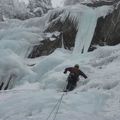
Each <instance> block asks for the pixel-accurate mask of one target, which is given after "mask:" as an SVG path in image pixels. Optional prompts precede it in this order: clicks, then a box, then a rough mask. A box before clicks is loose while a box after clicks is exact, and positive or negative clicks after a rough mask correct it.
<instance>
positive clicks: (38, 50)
mask: <svg viewBox="0 0 120 120" xmlns="http://www.w3.org/2000/svg"><path fill="white" fill-rule="evenodd" d="M61 47H62V34H59V35H57V36H56V35H54V34H53V35H52V36H51V38H46V39H45V40H43V41H41V42H40V44H38V45H36V46H34V48H33V50H32V52H31V53H30V54H29V56H28V58H36V57H40V56H44V55H49V54H51V53H52V52H54V50H55V49H57V48H61Z"/></svg>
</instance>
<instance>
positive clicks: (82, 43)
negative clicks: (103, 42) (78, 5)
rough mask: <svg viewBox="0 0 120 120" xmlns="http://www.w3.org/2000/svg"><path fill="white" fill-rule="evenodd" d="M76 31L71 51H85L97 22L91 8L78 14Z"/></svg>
mask: <svg viewBox="0 0 120 120" xmlns="http://www.w3.org/2000/svg"><path fill="white" fill-rule="evenodd" d="M79 17H80V18H79V24H78V33H77V35H76V40H75V48H74V51H73V53H75V54H76V53H82V52H83V53H86V52H87V51H88V48H89V46H90V43H91V40H92V37H93V34H94V30H95V27H96V23H97V16H96V13H95V11H94V10H93V9H91V8H90V9H87V10H85V12H84V13H83V14H82V15H81V14H80V15H79Z"/></svg>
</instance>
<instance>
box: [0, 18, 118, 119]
mask: <svg viewBox="0 0 120 120" xmlns="http://www.w3.org/2000/svg"><path fill="white" fill-rule="evenodd" d="M45 22H46V17H45V18H43V19H40V18H35V19H30V20H27V21H24V22H21V21H16V20H10V21H6V22H5V23H0V28H1V29H0V56H1V59H0V80H3V81H5V80H6V79H9V78H10V75H11V73H12V75H17V76H15V77H13V78H14V79H13V82H15V83H14V85H15V86H14V89H11V90H7V91H1V92H0V120H21V119H22V120H26V119H30V120H36V119H41V120H46V118H47V117H48V115H49V113H50V112H51V110H52V108H53V107H54V105H55V104H56V103H57V101H58V99H59V98H60V97H61V95H62V94H63V93H62V92H59V91H61V90H63V88H64V87H65V86H66V79H67V75H65V74H63V71H64V68H65V67H68V66H73V65H74V64H76V63H78V64H80V69H81V70H83V71H84V72H85V73H86V74H87V76H88V79H86V80H84V78H82V77H80V81H79V82H78V86H77V88H76V89H75V90H74V91H72V92H69V93H68V94H66V95H65V96H64V97H63V101H62V104H61V107H60V111H59V112H58V115H57V120H61V119H62V120H73V119H74V120H80V119H82V120H113V119H114V120H119V117H120V115H119V111H120V108H119V106H120V102H119V100H120V97H119V96H120V95H119V90H120V80H119V78H120V75H119V73H120V67H119V66H120V63H119V61H120V57H119V56H120V55H119V54H120V45H117V46H113V47H108V46H105V47H98V49H97V50H95V51H94V52H91V53H86V54H83V55H80V54H79V55H78V54H77V53H76V54H74V55H73V53H72V52H71V51H67V50H64V49H57V50H56V51H55V52H54V53H52V54H51V55H49V56H44V57H40V58H36V59H27V58H26V56H27V55H28V52H30V50H28V49H30V48H31V47H32V45H34V44H36V43H37V42H39V41H40V40H41V39H42V35H43V34H42V33H41V31H42V30H43V29H44V25H45ZM41 23H42V24H41ZM23 41H24V43H23ZM20 43H21V44H20ZM33 43H34V44H33ZM16 77H17V79H16ZM14 80H16V81H14Z"/></svg>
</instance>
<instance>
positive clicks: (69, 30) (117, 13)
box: [29, 0, 120, 58]
mask: <svg viewBox="0 0 120 120" xmlns="http://www.w3.org/2000/svg"><path fill="white" fill-rule="evenodd" d="M116 1H117V0H115V4H114V6H115V8H117V9H115V10H114V11H113V12H112V13H111V14H109V15H107V16H106V17H105V18H103V17H101V18H99V19H98V22H97V26H96V29H95V32H94V36H93V39H92V43H91V46H90V48H89V51H91V50H94V49H95V48H94V47H93V46H94V45H116V44H119V43H120V5H118V4H116ZM103 3H104V2H102V4H103ZM105 4H107V3H106V2H105ZM110 4H112V3H109V5H110ZM96 5H97V4H96ZM96 5H95V6H96ZM100 5H101V4H100V3H99V4H98V6H100ZM116 5H118V6H117V7H116ZM91 7H92V6H91ZM63 12H64V11H60V12H58V13H56V14H54V15H52V16H51V18H50V19H49V23H50V24H49V26H48V27H47V29H46V30H45V31H44V32H45V33H47V32H50V33H53V32H55V31H59V32H60V33H61V35H60V36H59V37H58V38H57V39H56V40H55V41H50V38H48V39H46V40H43V41H41V43H40V45H37V46H35V47H34V48H33V51H32V52H31V54H30V55H29V57H30V58H34V57H39V56H42V55H48V54H51V53H52V52H53V51H54V50H55V49H56V48H60V47H61V46H62V45H61V44H62V42H61V40H62V38H63V44H64V48H65V49H69V50H71V48H73V47H74V44H75V37H76V34H77V29H76V28H77V27H76V26H77V22H75V20H72V19H69V15H68V17H66V19H65V20H64V22H61V20H60V17H59V16H61V14H62V13H63Z"/></svg>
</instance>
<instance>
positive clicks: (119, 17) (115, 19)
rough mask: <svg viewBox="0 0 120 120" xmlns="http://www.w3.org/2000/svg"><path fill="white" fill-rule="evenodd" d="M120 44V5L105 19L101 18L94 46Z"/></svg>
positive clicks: (93, 41) (95, 34) (94, 38)
mask: <svg viewBox="0 0 120 120" xmlns="http://www.w3.org/2000/svg"><path fill="white" fill-rule="evenodd" d="M119 43H120V5H119V6H118V8H117V9H115V10H114V11H113V12H112V13H111V14H109V15H107V16H106V17H105V18H102V17H101V18H99V19H98V22H97V26H96V29H95V33H94V37H93V40H92V44H99V45H116V44H119Z"/></svg>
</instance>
